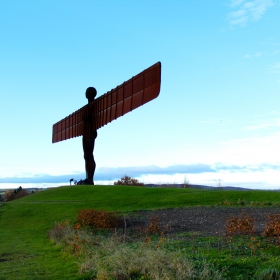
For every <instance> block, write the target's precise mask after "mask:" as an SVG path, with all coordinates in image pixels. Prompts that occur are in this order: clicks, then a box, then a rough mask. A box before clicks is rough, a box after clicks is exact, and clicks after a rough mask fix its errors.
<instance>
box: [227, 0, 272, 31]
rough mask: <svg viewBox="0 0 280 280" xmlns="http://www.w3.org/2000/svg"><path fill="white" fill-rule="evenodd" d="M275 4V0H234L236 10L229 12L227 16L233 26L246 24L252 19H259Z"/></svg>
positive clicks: (232, 3) (233, 7)
mask: <svg viewBox="0 0 280 280" xmlns="http://www.w3.org/2000/svg"><path fill="white" fill-rule="evenodd" d="M273 5H274V1H273V0H252V1H247V0H246V1H244V0H232V1H231V7H232V9H234V11H232V12H230V13H228V15H227V18H228V20H229V22H230V24H231V25H232V26H238V25H239V26H246V25H247V23H248V22H250V21H257V20H259V19H260V18H261V17H262V16H263V14H264V13H265V12H266V10H267V9H268V8H270V7H272V6H273Z"/></svg>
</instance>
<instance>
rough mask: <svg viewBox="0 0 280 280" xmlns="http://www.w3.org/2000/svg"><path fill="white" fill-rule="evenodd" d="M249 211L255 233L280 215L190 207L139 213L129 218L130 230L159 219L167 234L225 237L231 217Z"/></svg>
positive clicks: (267, 210) (274, 210)
mask: <svg viewBox="0 0 280 280" xmlns="http://www.w3.org/2000/svg"><path fill="white" fill-rule="evenodd" d="M244 211H245V212H246V213H247V214H248V215H249V216H252V217H253V218H254V224H255V233H256V234H261V233H262V232H263V231H264V228H265V223H266V221H268V219H267V215H270V214H278V213H280V207H221V206H217V207H189V208H180V209H164V210H154V211H137V212H134V213H133V214H132V215H130V216H129V219H128V228H131V229H136V228H137V227H139V225H140V226H143V227H144V226H148V224H149V221H150V219H151V218H152V217H158V220H159V223H160V229H161V230H162V231H163V232H164V233H165V234H167V235H174V234H177V233H182V232H196V233H198V234H199V235H203V236H214V235H216V236H221V235H225V224H226V221H227V219H228V218H229V217H230V216H238V215H240V214H241V213H242V212H244Z"/></svg>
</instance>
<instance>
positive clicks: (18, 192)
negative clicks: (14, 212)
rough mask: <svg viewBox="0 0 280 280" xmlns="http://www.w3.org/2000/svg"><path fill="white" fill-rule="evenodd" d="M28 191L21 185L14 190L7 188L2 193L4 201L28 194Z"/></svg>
mask: <svg viewBox="0 0 280 280" xmlns="http://www.w3.org/2000/svg"><path fill="white" fill-rule="evenodd" d="M29 194H30V193H29V192H28V191H27V190H24V189H23V188H22V187H19V188H17V189H15V190H7V191H6V192H5V193H4V197H5V200H6V201H12V200H15V199H18V198H21V197H24V196H27V195H29Z"/></svg>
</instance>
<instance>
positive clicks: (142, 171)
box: [0, 164, 280, 184]
mask: <svg viewBox="0 0 280 280" xmlns="http://www.w3.org/2000/svg"><path fill="white" fill-rule="evenodd" d="M268 169H270V170H279V171H280V165H270V164H261V165H257V166H237V165H223V164H215V165H213V166H211V165H207V164H190V165H184V164H179V165H171V166H167V167H159V166H155V165H152V166H139V167H116V168H115V167H100V168H97V169H96V172H95V176H94V180H95V181H104V180H116V179H120V178H121V177H123V176H124V175H128V176H130V177H141V176H144V175H174V174H186V175H187V174H202V173H218V172H223V171H227V172H231V173H234V172H260V171H261V172H262V171H265V170H268ZM71 178H74V179H75V180H78V181H79V180H80V179H84V178H85V173H84V172H82V173H73V174H65V175H49V174H38V175H34V176H31V177H3V178H0V183H19V184H23V183H64V182H69V180H70V179H71Z"/></svg>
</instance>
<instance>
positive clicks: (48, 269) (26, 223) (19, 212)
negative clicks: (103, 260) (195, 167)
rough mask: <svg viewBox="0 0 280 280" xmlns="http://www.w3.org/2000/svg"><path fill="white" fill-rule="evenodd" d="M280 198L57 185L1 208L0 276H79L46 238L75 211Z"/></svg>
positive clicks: (278, 198) (276, 196) (279, 198)
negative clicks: (57, 223)
mask: <svg viewBox="0 0 280 280" xmlns="http://www.w3.org/2000/svg"><path fill="white" fill-rule="evenodd" d="M225 200H226V201H233V202H235V201H236V202H237V201H247V202H248V203H250V202H251V201H253V202H259V203H262V202H269V203H278V202H280V193H279V192H277V191H255V190H254V191H224V190H222V189H221V190H216V189H214V190H210V191H208V190H201V189H192V188H187V189H173V188H172V189H171V188H148V187H126V186H125V187H124V186H71V187H59V188H54V189H50V190H46V191H43V192H40V193H37V194H33V195H30V196H27V197H24V198H21V199H18V200H15V201H12V202H9V203H5V204H4V205H2V206H1V207H0V279H1V280H4V279H5V280H6V279H7V280H9V279H83V277H81V276H78V274H77V271H78V265H77V263H76V262H75V259H74V257H72V256H69V255H68V254H65V253H63V252H62V251H61V248H60V247H58V246H54V245H53V244H52V243H51V242H50V241H49V240H48V238H47V232H48V231H49V230H50V229H51V228H52V227H53V226H54V224H55V222H59V221H64V220H66V219H70V220H73V219H74V218H75V217H76V214H77V211H78V210H79V209H85V208H94V209H105V210H108V211H117V212H130V211H136V210H145V209H146V210H148V209H159V208H178V207H191V206H198V205H204V206H206V205H207V206H211V205H217V204H220V203H221V202H222V201H225Z"/></svg>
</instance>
